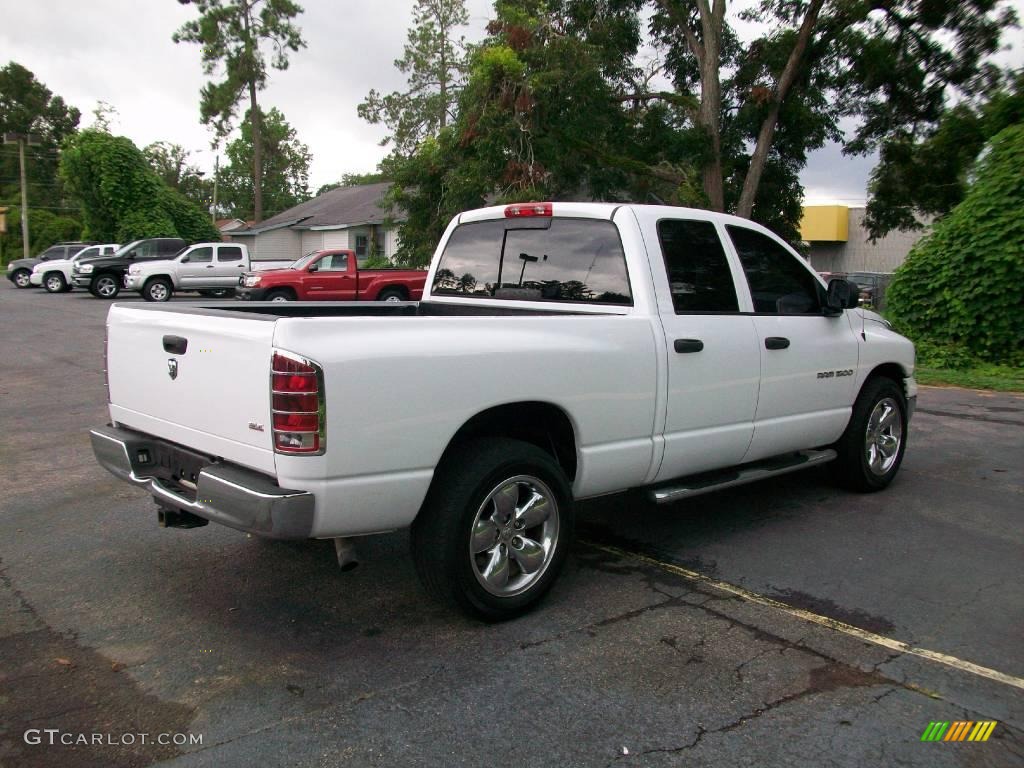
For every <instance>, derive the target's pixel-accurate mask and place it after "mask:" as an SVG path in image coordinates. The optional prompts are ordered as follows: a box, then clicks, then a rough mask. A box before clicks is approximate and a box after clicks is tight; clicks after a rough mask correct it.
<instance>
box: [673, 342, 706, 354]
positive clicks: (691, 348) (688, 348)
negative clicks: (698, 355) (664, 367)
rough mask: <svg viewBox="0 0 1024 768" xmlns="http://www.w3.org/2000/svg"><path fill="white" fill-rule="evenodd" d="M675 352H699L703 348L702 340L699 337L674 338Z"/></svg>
mask: <svg viewBox="0 0 1024 768" xmlns="http://www.w3.org/2000/svg"><path fill="white" fill-rule="evenodd" d="M675 348H676V352H678V353H679V354H686V353H687V352H700V351H701V350H702V349H704V342H703V341H701V340H700V339H676V341H675Z"/></svg>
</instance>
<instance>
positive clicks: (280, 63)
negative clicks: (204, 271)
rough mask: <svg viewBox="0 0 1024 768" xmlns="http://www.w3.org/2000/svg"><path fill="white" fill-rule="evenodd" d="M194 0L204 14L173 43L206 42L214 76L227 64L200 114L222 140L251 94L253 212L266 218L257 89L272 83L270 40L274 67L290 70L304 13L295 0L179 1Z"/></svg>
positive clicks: (207, 67) (207, 91)
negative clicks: (269, 74)
mask: <svg viewBox="0 0 1024 768" xmlns="http://www.w3.org/2000/svg"><path fill="white" fill-rule="evenodd" d="M178 2H179V3H181V4H183V5H188V4H192V3H194V4H195V6H196V8H197V10H198V11H199V18H198V19H193V20H192V21H188V22H186V23H185V24H184V25H182V27H181V29H179V30H178V31H177V32H175V33H174V37H173V39H174V42H176V43H180V42H182V41H185V42H190V43H198V44H199V45H201V46H202V51H203V53H202V61H203V71H204V72H205V73H206V74H207V75H212V74H214V73H215V72H216V71H218V70H219V69H220V68H221V67H223V79H222V80H221V81H220V82H210V83H207V84H206V85H205V86H203V90H202V92H201V100H200V104H199V114H200V118H201V120H202V122H203V124H204V125H208V126H212V127H213V129H214V131H215V133H216V135H217V137H218V139H223V138H225V137H226V136H227V135H228V134H229V133H230V132H231V129H232V127H233V125H232V124H233V122H234V118H235V112H236V110H237V108H238V104H239V103H240V102H241V101H243V100H244V99H246V98H248V101H249V109H248V112H246V116H247V121H248V123H249V131H250V136H251V137H252V138H251V139H250V140H251V142H252V147H253V151H252V188H253V216H254V218H255V219H256V221H261V220H262V219H263V184H262V176H261V169H262V168H263V130H262V127H261V125H260V117H261V116H262V113H261V112H260V108H259V104H258V103H257V100H256V94H257V92H258V91H261V90H263V88H264V87H265V86H266V82H267V57H266V56H265V55H264V53H263V51H262V50H261V44H263V43H265V42H266V43H270V44H271V46H272V48H273V52H272V54H271V56H270V66H272V67H274V68H275V69H279V70H284V69H287V68H288V51H292V52H297V51H298V50H299V48H303V47H305V45H306V43H305V41H303V39H302V36H301V34H300V33H299V29H298V27H296V26H295V25H294V24H292V22H291V20H292V19H294V18H295V17H296V16H298V15H299V14H300V13H302V7H301V6H299V5H298V4H296V3H294V2H292V0H178Z"/></svg>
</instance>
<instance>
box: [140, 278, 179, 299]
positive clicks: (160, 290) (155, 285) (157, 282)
mask: <svg viewBox="0 0 1024 768" xmlns="http://www.w3.org/2000/svg"><path fill="white" fill-rule="evenodd" d="M173 293H174V286H172V285H171V281H170V280H168V279H167V278H166V277H154V278H151V279H150V280H147V281H146V284H145V285H144V286H142V298H144V299H145V300H146V301H170V300H171V294H173Z"/></svg>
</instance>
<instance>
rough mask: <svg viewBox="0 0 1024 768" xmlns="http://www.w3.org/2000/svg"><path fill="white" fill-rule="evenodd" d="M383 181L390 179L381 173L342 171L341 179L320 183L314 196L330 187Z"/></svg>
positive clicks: (335, 187)
mask: <svg viewBox="0 0 1024 768" xmlns="http://www.w3.org/2000/svg"><path fill="white" fill-rule="evenodd" d="M383 181H391V179H389V178H388V177H387V175H386V174H383V173H343V174H342V175H341V181H335V182H331V183H330V184H323V185H321V186H320V188H319V189H318V190H317V191H316V193H315V194H314V197H320V195H322V194H323V193H324V192H330V191H331V190H332V189H338V188H340V187H361V186H363V185H364V184H380V183H381V182H383Z"/></svg>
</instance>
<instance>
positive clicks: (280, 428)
mask: <svg viewBox="0 0 1024 768" xmlns="http://www.w3.org/2000/svg"><path fill="white" fill-rule="evenodd" d="M270 389H271V394H270V397H271V409H272V414H271V416H272V424H271V428H272V432H273V437H274V450H275V451H276V452H277V453H288V454H320V453H323V452H324V449H325V448H326V444H325V438H326V423H325V418H326V414H327V409H326V407H325V404H324V373H323V369H322V368H321V367H320V366H319V365H317V364H316V363H314V362H313V361H312V360H307V359H306V358H304V357H301V356H299V355H295V354H292V353H291V352H283V351H281V350H276V351H275V352H274V355H273V358H272V359H271V365H270Z"/></svg>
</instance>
